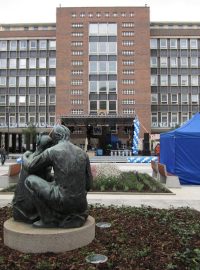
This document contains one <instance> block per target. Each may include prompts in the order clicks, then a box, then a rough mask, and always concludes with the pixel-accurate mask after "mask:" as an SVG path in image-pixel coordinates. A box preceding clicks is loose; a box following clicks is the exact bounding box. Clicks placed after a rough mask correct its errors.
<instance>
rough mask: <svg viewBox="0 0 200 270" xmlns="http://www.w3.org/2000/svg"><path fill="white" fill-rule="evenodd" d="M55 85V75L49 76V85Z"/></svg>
mask: <svg viewBox="0 0 200 270" xmlns="http://www.w3.org/2000/svg"><path fill="white" fill-rule="evenodd" d="M55 86H56V77H55V76H49V87H55Z"/></svg>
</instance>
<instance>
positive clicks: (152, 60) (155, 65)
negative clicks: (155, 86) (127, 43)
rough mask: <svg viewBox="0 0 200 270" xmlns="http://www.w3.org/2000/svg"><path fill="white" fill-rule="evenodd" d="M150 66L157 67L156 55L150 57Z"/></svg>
mask: <svg viewBox="0 0 200 270" xmlns="http://www.w3.org/2000/svg"><path fill="white" fill-rule="evenodd" d="M151 67H157V57H153V56H152V57H151Z"/></svg>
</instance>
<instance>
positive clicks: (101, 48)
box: [98, 42, 107, 54]
mask: <svg viewBox="0 0 200 270" xmlns="http://www.w3.org/2000/svg"><path fill="white" fill-rule="evenodd" d="M98 45H99V53H103V54H105V53H107V42H99V44H98Z"/></svg>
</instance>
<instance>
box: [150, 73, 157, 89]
mask: <svg viewBox="0 0 200 270" xmlns="http://www.w3.org/2000/svg"><path fill="white" fill-rule="evenodd" d="M151 85H152V86H156V85H158V76H157V75H151Z"/></svg>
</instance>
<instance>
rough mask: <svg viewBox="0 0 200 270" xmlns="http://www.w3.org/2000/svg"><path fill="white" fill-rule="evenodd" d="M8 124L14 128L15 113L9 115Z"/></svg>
mask: <svg viewBox="0 0 200 270" xmlns="http://www.w3.org/2000/svg"><path fill="white" fill-rule="evenodd" d="M9 120H10V121H9V123H10V126H11V127H15V126H16V115H15V113H11V114H10V117H9Z"/></svg>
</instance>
